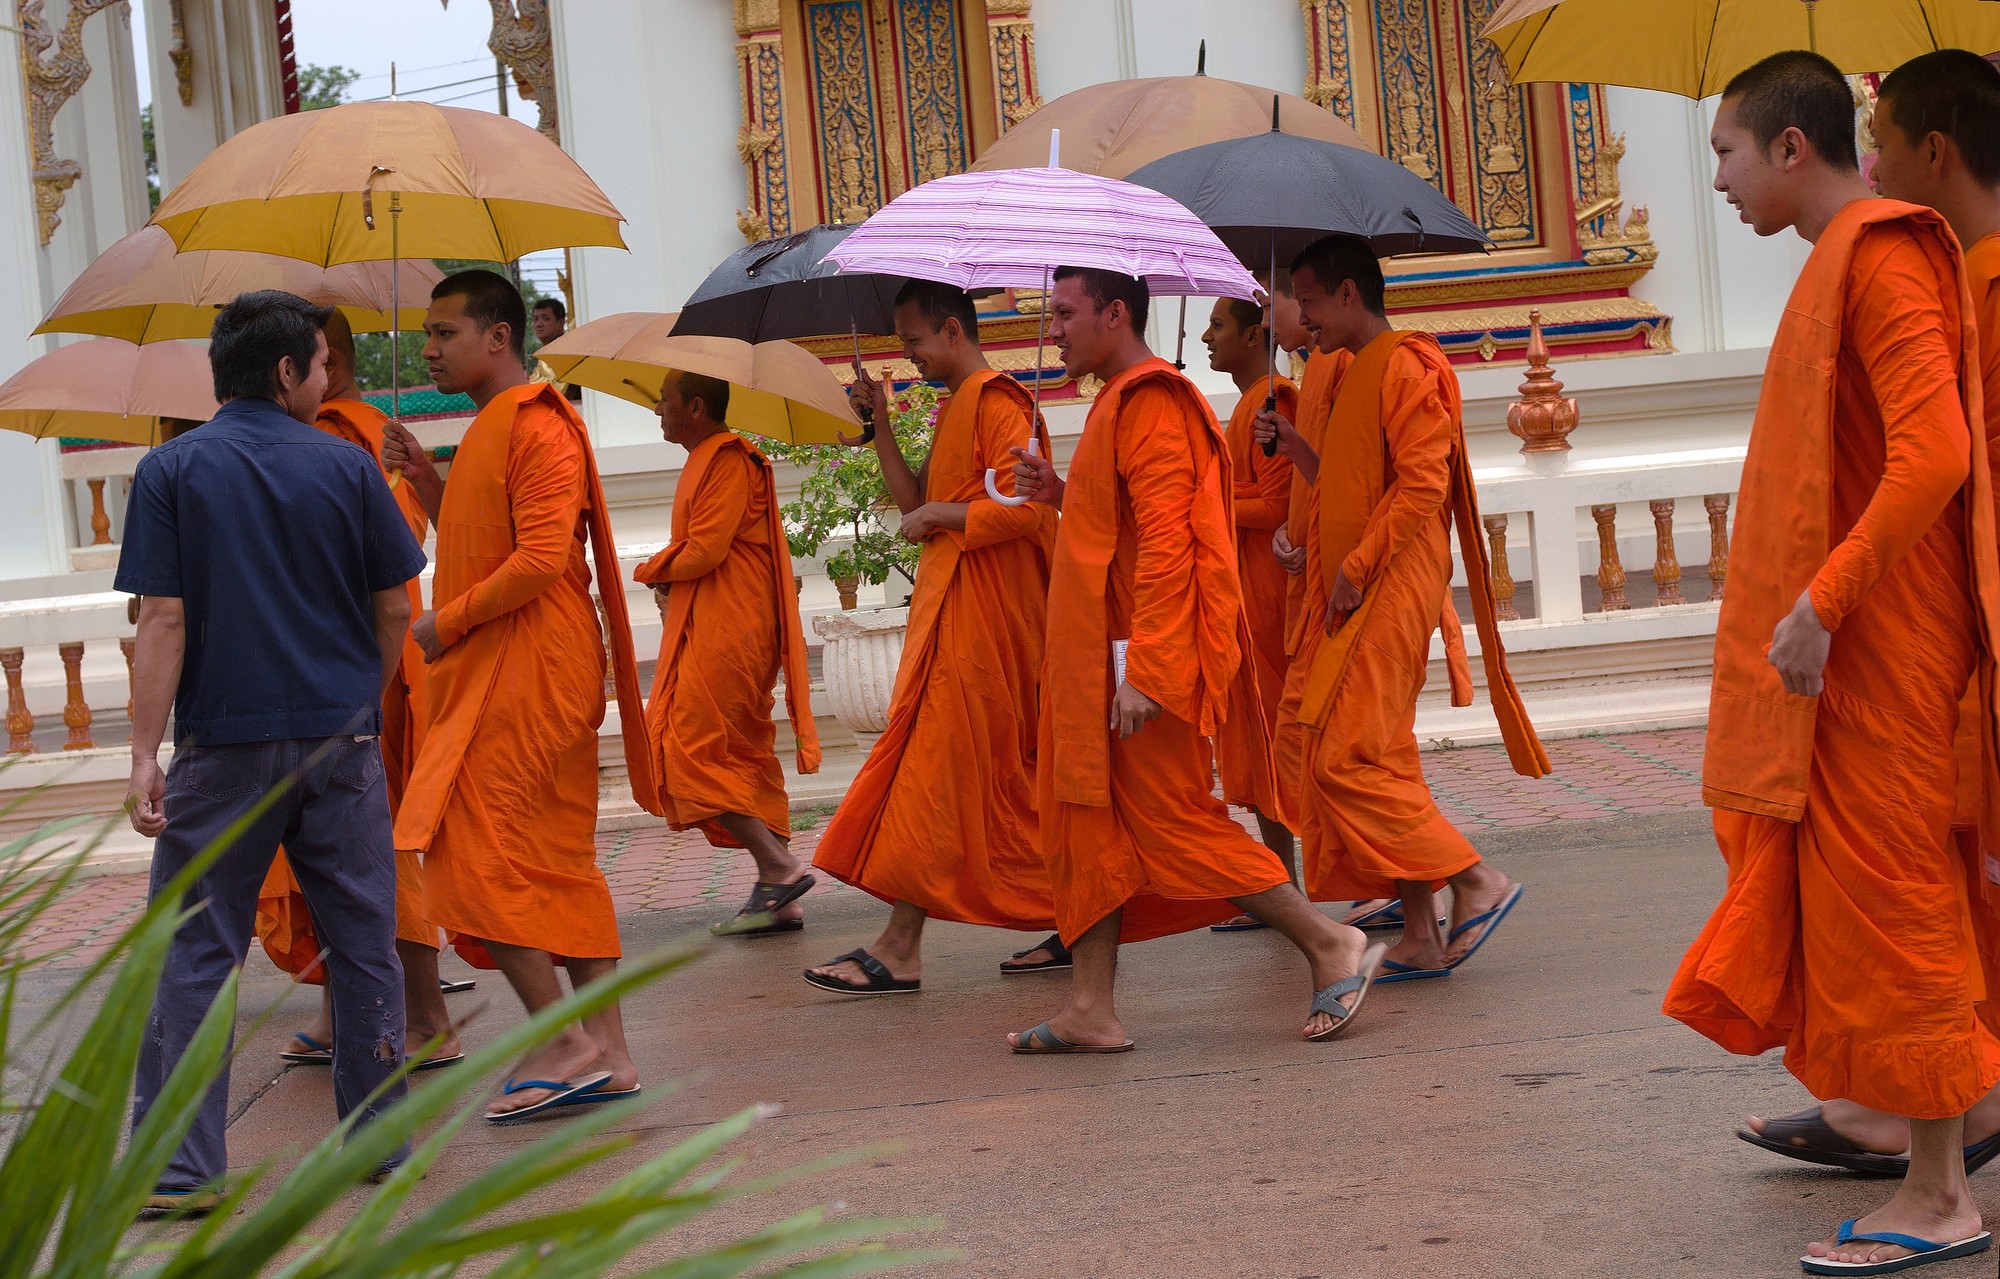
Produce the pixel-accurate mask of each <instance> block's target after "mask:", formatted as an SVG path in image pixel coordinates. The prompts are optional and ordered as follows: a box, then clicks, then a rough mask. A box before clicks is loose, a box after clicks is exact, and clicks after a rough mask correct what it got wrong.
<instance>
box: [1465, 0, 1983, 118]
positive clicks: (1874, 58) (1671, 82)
mask: <svg viewBox="0 0 2000 1279" xmlns="http://www.w3.org/2000/svg"><path fill="white" fill-rule="evenodd" d="M1484 35H1485V37H1486V38H1487V39H1489V40H1491V41H1493V43H1494V44H1495V45H1497V46H1498V47H1499V50H1500V56H1501V58H1502V59H1503V60H1504V61H1505V62H1506V64H1507V74H1508V75H1509V76H1510V77H1511V78H1512V79H1513V80H1514V82H1515V83H1516V84H1520V83H1524V82H1527V81H1531V80H1574V81H1591V82H1595V83H1598V84H1622V85H1629V86H1631V87H1633V88H1637V89H1663V90H1665V91H1666V92H1668V93H1678V94H1680V95H1682V96H1683V97H1689V98H1705V97H1707V96H1708V95H1710V94H1712V93H1720V92H1722V89H1723V86H1724V85H1726V84H1728V83H1729V81H1730V78H1731V77H1733V76H1734V75H1735V74H1736V73H1737V72H1739V71H1742V70H1744V69H1745V68H1747V67H1749V66H1751V65H1752V64H1754V63H1756V62H1757V61H1759V60H1760V59H1762V58H1765V57H1767V56H1769V55H1770V54H1773V53H1778V52H1780V51H1782V50H1785V49H1812V50H1815V51H1817V52H1819V53H1821V54H1823V55H1825V56H1826V57H1827V58H1828V59H1830V60H1831V61H1832V62H1833V64H1834V65H1835V66H1837V67H1839V68H1840V69H1841V70H1842V71H1845V72H1848V73H1850V74H1853V73H1856V72H1862V71H1889V70H1892V69H1894V68H1895V67H1897V66H1900V65H1901V64H1902V63H1904V62H1907V61H1909V60H1910V59H1911V58H1914V57H1916V56H1917V55H1918V54H1920V53H1929V52H1930V51H1931V50H1933V49H1973V50H1977V51H1979V52H1982V53H1984V52H1989V51H1991V50H1994V49H2000V4H1995V3H1993V2H1992V0H1646V3H1644V4H1634V3H1632V0H1506V3H1503V4H1501V5H1500V6H1499V8H1498V9H1497V10H1496V11H1495V12H1494V14H1493V18H1492V20H1491V21H1490V22H1488V23H1487V24H1486V30H1485V32H1484Z"/></svg>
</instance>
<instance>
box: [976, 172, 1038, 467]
mask: <svg viewBox="0 0 2000 1279" xmlns="http://www.w3.org/2000/svg"><path fill="white" fill-rule="evenodd" d="M1051 167H1053V166H1051ZM1050 269H1051V268H1049V267H1043V268H1042V318H1041V321H1040V322H1039V323H1038V324H1037V325H1036V328H1035V385H1034V388H1033V389H1032V391H1031V392H1030V395H1031V397H1032V404H1033V407H1031V408H1030V409H1029V410H1028V456H1029V457H1037V456H1039V455H1040V454H1041V451H1042V348H1043V346H1044V345H1045V344H1046V343H1047V342H1048V340H1049V272H1050ZM1050 450H1051V454H1052V455H1053V451H1054V442H1053V441H1051V442H1050ZM998 479H999V472H998V471H996V470H995V469H994V468H992V467H990V466H989V467H987V468H986V496H988V497H990V498H992V499H993V500H994V501H995V502H998V503H999V504H1000V505H1002V506H1025V505H1027V504H1028V502H1029V501H1030V500H1031V499H1029V498H1025V497H1009V496H1007V495H1006V494H1005V493H1002V492H1001V491H1000V486H999V484H998V483H996V481H997V480H998Z"/></svg>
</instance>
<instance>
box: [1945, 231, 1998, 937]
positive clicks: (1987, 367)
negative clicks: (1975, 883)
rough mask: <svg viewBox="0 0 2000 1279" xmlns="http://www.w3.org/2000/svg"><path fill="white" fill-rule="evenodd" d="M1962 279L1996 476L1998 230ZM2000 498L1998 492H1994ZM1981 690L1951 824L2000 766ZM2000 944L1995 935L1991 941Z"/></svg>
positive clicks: (1974, 811)
mask: <svg viewBox="0 0 2000 1279" xmlns="http://www.w3.org/2000/svg"><path fill="white" fill-rule="evenodd" d="M1965 275H1966V283H1967V285H1968V286H1969V287H1970V289H1971V292H1972V314H1973V318H1974V320H1975V322H1976V327H1977V328H1978V330H1979V386H1980V399H1981V402H1982V403H1983V404H1984V405H1985V409H1986V412H1985V418H1986V420H1985V422H1984V423H1982V424H1981V425H1982V427H1983V429H1984V432H1985V436H1984V438H1985V441H1986V458H1987V470H1988V472H1989V473H1991V474H2000V232H1995V233H1994V234H1992V235H1988V236H1984V237H1982V238H1981V239H1980V240H1979V241H1977V242H1976V243H1974V244H1971V245H1968V246H1966V250H1965ZM1996 501H2000V495H1996ZM1981 695H1982V693H1981V690H1980V688H1979V685H1978V681H1977V680H1976V679H1975V680H1974V681H1973V682H1972V683H1971V684H1969V685H1967V686H1966V690H1965V696H1964V697H1963V698H1961V699H1960V700H1959V704H1958V740H1957V746H1956V754H1957V756H1958V807H1957V812H1956V813H1955V815H1954V816H1953V819H1952V825H1953V826H1955V827H1958V828H1960V829H1964V830H1968V831H1976V829H1977V827H1978V825H1979V805H1980V794H1981V792H1982V790H1983V789H1984V787H1985V786H1987V785H1988V784H1989V782H1988V779H1989V778H1993V777H1995V776H1996V770H2000V760H1995V759H1994V758H1993V757H1992V756H1989V755H1988V754H1987V753H1986V750H1985V747H1984V746H1983V745H1982V743H1981V741H1980V737H1979V722H1980V721H1979V706H1980V697H1981ZM1996 941H1997V942H2000V939H1996Z"/></svg>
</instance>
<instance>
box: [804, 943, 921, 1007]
mask: <svg viewBox="0 0 2000 1279" xmlns="http://www.w3.org/2000/svg"><path fill="white" fill-rule="evenodd" d="M842 963H846V964H853V965H854V966H855V967H856V968H859V969H860V970H861V975H862V976H863V977H866V978H867V979H868V984H867V985H865V986H857V985H855V984H854V983H853V982H848V981H842V980H841V979H840V978H838V977H822V976H821V975H820V974H818V973H816V972H814V971H813V970H812V969H810V968H808V969H806V971H805V973H804V977H805V979H806V981H807V982H808V983H810V984H811V985H814V986H817V987H819V988H820V989H821V990H831V991H834V992H836V993H837V994H842V995H907V994H909V993H910V992H912V991H916V990H922V989H923V988H924V983H923V982H922V981H921V980H918V981H904V980H903V979H902V978H900V977H898V976H896V974H894V973H892V972H890V971H889V966H888V965H887V964H885V963H883V962H882V961H881V960H879V959H877V958H875V956H873V955H871V954H869V953H868V952H867V951H865V950H863V949H862V948H861V947H859V946H856V947H855V948H854V949H853V950H850V951H848V952H847V953H846V954H845V955H842V956H840V958H838V959H829V960H827V961H826V963H824V964H822V965H820V967H822V968H831V967H833V966H834V965H835V964H842Z"/></svg>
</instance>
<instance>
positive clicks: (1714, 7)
mask: <svg viewBox="0 0 2000 1279" xmlns="http://www.w3.org/2000/svg"><path fill="white" fill-rule="evenodd" d="M1721 25H1722V0H1709V6H1708V44H1707V45H1706V46H1705V47H1704V49H1703V50H1702V55H1701V74H1700V75H1699V76H1698V77H1696V82H1695V87H1696V88H1698V89H1704V90H1705V89H1707V88H1708V60H1709V58H1710V57H1712V56H1713V55H1714V52H1715V30H1716V28H1717V27H1719V26H1721ZM1702 96H1703V97H1707V96H1708V95H1707V94H1706V93H1703V94H1702Z"/></svg>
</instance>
